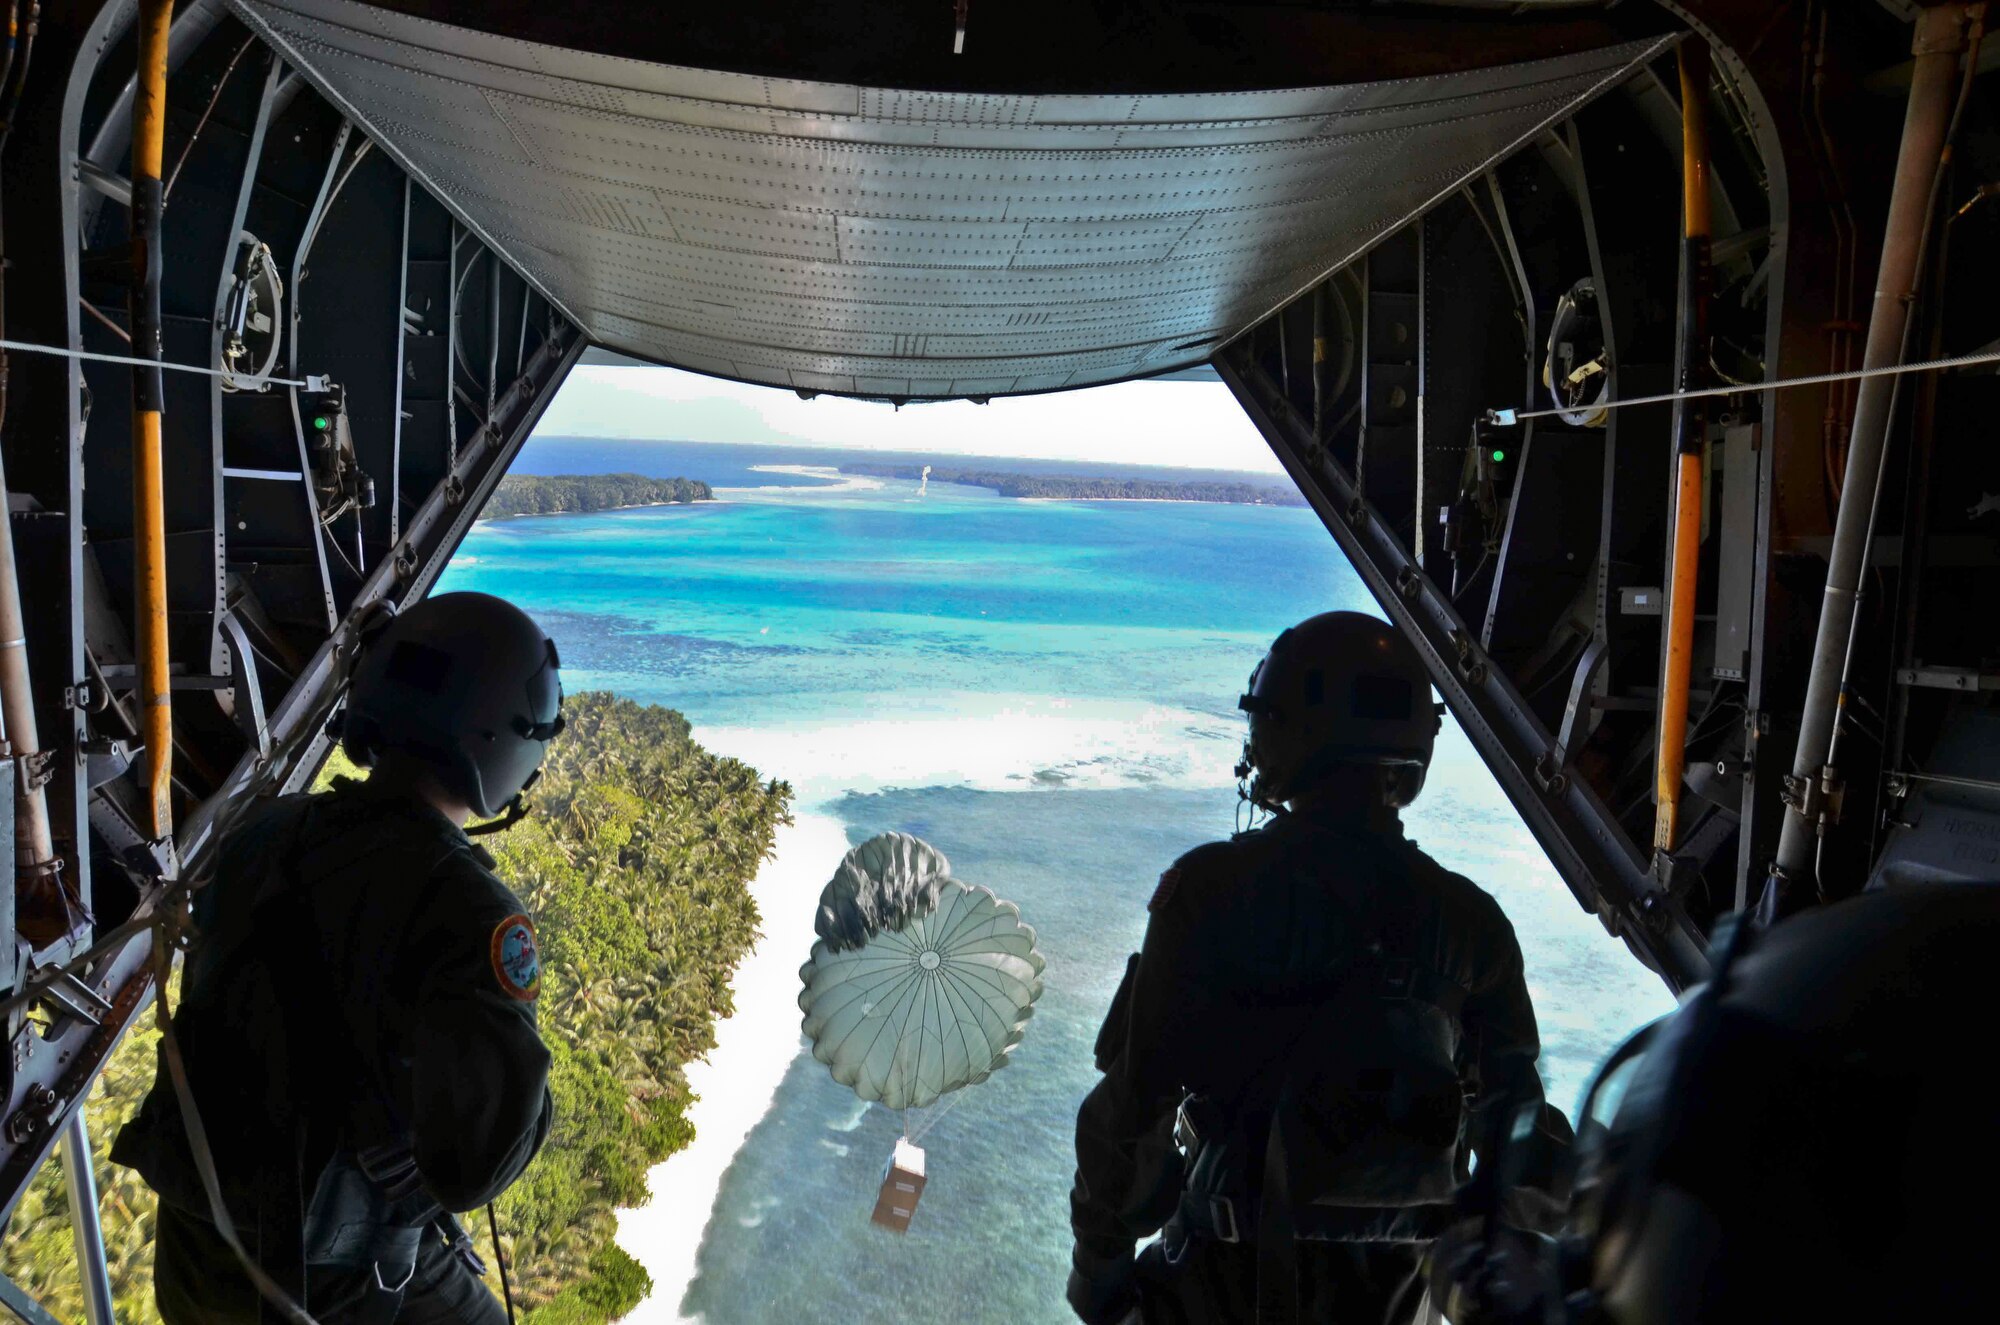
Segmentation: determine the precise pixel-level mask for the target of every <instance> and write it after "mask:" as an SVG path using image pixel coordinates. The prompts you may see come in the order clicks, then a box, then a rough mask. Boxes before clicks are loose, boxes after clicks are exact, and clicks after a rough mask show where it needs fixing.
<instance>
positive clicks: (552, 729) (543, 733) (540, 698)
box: [514, 640, 565, 741]
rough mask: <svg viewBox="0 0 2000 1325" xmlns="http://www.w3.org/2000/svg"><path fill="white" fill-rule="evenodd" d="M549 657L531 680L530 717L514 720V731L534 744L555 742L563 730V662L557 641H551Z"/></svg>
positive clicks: (529, 694)
mask: <svg viewBox="0 0 2000 1325" xmlns="http://www.w3.org/2000/svg"><path fill="white" fill-rule="evenodd" d="M548 646H549V647H548V655H547V657H546V658H544V659H543V661H542V665H541V666H540V667H538V668H536V669H535V674H534V675H533V676H531V677H529V678H528V716H527V717H517V718H516V719H515V720H514V726H515V730H517V731H519V732H520V733H521V735H523V736H525V737H527V738H528V739H529V740H531V741H547V740H553V739H554V738H555V737H556V736H557V735H558V734H559V733H560V732H561V731H562V729H563V727H564V725H565V724H564V722H563V715H562V675H561V673H560V672H559V671H558V670H557V669H558V668H559V667H560V666H561V662H560V660H559V659H558V657H557V655H556V644H555V641H554V640H549V641H548Z"/></svg>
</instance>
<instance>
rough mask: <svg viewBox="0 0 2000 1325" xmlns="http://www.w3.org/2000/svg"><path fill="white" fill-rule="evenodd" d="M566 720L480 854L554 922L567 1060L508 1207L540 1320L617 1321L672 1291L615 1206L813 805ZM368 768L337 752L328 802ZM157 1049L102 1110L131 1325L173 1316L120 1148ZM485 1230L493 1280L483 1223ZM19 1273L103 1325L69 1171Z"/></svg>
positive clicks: (139, 1060) (684, 1098) (651, 736)
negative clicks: (89, 1298) (803, 813)
mask: <svg viewBox="0 0 2000 1325" xmlns="http://www.w3.org/2000/svg"><path fill="white" fill-rule="evenodd" d="M563 712H564V715H565V716H566V717H567V719H568V727H567V729H566V730H565V731H564V733H563V736H562V738H561V739H560V740H558V741H556V742H555V743H554V744H553V745H551V746H550V748H549V761H548V764H547V766H546V767H545V769H544V772H543V775H542V779H541V781H539V782H538V783H536V784H535V792H534V805H535V813H534V814H532V815H531V816H530V817H529V818H527V819H526V820H524V821H523V822H521V823H520V824H518V825H516V826H515V827H513V828H511V829H509V830H508V831H507V832H505V833H502V834H499V835H497V836H494V837H487V838H482V839H481V841H482V842H483V843H484V844H485V845H486V846H487V847H488V849H489V850H491V851H492V852H493V854H494V856H495V857H496V858H497V860H498V861H499V872H500V876H501V878H503V879H505V880H506V881H507V884H508V886H509V887H511V888H513V890H514V891H515V892H516V893H518V894H519V895H520V896H521V898H522V900H523V901H525V902H526V903H527V905H528V907H529V909H530V910H532V911H533V912H534V914H535V920H536V929H537V937H538V938H539V939H540V941H541V955H542V985H541V997H540V1000H539V1010H540V1020H541V1030H542V1038H543V1039H544V1040H545V1041H547V1043H548V1046H549V1053H550V1056H551V1060H552V1061H551V1065H550V1076H549V1088H550V1091H551V1093H552V1094H553V1095H554V1098H555V1125H554V1128H553V1130H552V1131H551V1132H550V1134H549V1138H548V1141H547V1143H546V1144H545V1145H544V1146H543V1147H542V1151H541V1153H540V1154H539V1155H537V1156H536V1158H535V1161H534V1163H533V1164H531V1165H530V1166H529V1167H528V1170H527V1172H526V1173H524V1174H523V1175H522V1177H521V1180H520V1181H519V1182H517V1183H515V1184H514V1186H513V1187H512V1188H511V1189H510V1190H509V1191H508V1192H507V1194H506V1195H505V1196H503V1197H502V1198H501V1199H500V1202H499V1215H500V1229H501V1235H502V1237H503V1239H504V1240H505V1243H506V1247H507V1264H508V1268H509V1270H510V1272H511V1273H512V1275H513V1289H514V1299H515V1303H516V1305H517V1306H519V1307H522V1308H524V1309H525V1310H524V1311H523V1313H522V1316H521V1320H522V1323H523V1325H603V1323H604V1322H608V1321H612V1320H616V1319H617V1318H618V1317H619V1316H621V1315H623V1314H625V1313H626V1312H628V1311H630V1310H632V1308H633V1307H635V1306H637V1305H638V1304H639V1303H640V1301H642V1300H643V1299H644V1297H645V1295H646V1293H647V1292H648V1290H649V1289H650V1288H651V1280H650V1279H649V1278H648V1276H647V1274H646V1272H645V1270H644V1269H643V1268H641V1266H640V1265H639V1263H638V1262H637V1261H635V1260H633V1259H632V1258H631V1257H630V1256H628V1255H627V1254H626V1253H625V1252H624V1251H623V1250H622V1249H620V1248H619V1247H618V1246H617V1245H616V1244H615V1243H614V1242H613V1241H612V1240H611V1239H612V1233H613V1231H614V1229H615V1227H616V1223H615V1218H614V1211H616V1210H617V1209H619V1208H621V1207H631V1206H637V1205H643V1204H645V1202H646V1199H647V1192H646V1173H647V1170H648V1169H650V1168H651V1167H652V1166H653V1165H655V1164H657V1163H659V1162H660V1161H661V1160H662V1159H665V1158H666V1157H667V1156H668V1155H670V1154H673V1153H674V1152H675V1151H677V1150H680V1149H681V1148H682V1147H684V1146H686V1145H687V1143H688V1142H689V1141H690V1140H691V1139H692V1138H693V1129H692V1128H691V1127H690V1125H689V1124H688V1122H687V1120H686V1119H685V1118H684V1117H683V1116H682V1114H683V1112H684V1110H685V1109H686V1108H687V1106H688V1104H689V1103H690V1102H691V1098H690V1096H689V1094H688V1089H687V1081H686V1078H685V1077H684V1076H683V1075H682V1068H683V1067H684V1066H685V1065H686V1064H687V1063H688V1062H689V1061H691V1060H693V1059H696V1058H699V1057H700V1056H701V1055H703V1054H705V1053H707V1052H708V1051H709V1050H710V1049H711V1048H713V1047H714V1045H715V1023H716V1020H717V1019H718V1018H720V1017H723V1016H727V1015H728V1014H729V1012H730V1011H731V1001H730V992H729V982H730V977H731V975H732V974H733V972H734V971H735V969H736V964H737V962H738V961H739V960H741V959H742V957H743V956H744V954H745V953H747V952H748V951H749V949H750V946H751V944H752V942H753V941H754V939H755V938H756V934H757V926H758V923H759V918H758V915H757V908H756V904H755V903H754V902H753V901H752V900H751V896H750V891H749V885H750V881H751V879H752V878H753V877H755V875H756V872H757V868H758V866H759V864H760V863H761V862H762V861H763V859H764V857H765V856H766V855H767V854H768V853H769V852H770V850H771V846H772V842H773V839H774V837H775V835H776V833H777V830H778V827H779V825H781V824H784V823H788V822H790V805H791V796H792V792H791V788H790V787H789V786H787V785H786V784H784V783H782V782H775V781H773V782H768V783H767V782H764V781H762V780H760V778H759V777H758V775H757V773H756V771H755V770H754V769H752V768H750V767H749V766H748V765H746V764H743V763H740V762H738V761H737V760H734V759H725V758H721V757H719V756H716V755H713V754H711V753H709V752H708V751H707V750H704V749H703V748H702V747H701V746H699V745H697V744H695V742H694V741H693V739H692V738H691V737H690V735H689V727H688V722H687V719H685V718H683V717H682V716H681V715H680V714H678V713H675V712H673V711H672V710H670V709H664V708H659V707H657V706H652V705H645V706H642V705H639V704H636V703H634V702H632V701H631V700H627V699H619V698H617V697H615V696H613V695H611V694H609V693H606V692H602V691H593V692H586V693H583V694H578V695H573V696H571V697H570V698H568V699H567V700H565V701H564V704H563ZM356 772H357V770H355V769H354V768H353V766H352V765H349V764H347V763H346V761H345V760H344V759H341V758H340V757H338V756H336V757H335V759H334V760H333V762H332V763H331V764H329V766H328V768H327V769H326V771H325V772H324V773H322V775H321V779H320V785H321V786H322V787H324V786H325V785H327V784H328V783H329V781H330V779H331V778H333V777H335V776H341V775H353V774H355V773H356ZM158 1041H159V1033H158V1032H157V1031H156V1030H154V1029H153V1027H152V1019H151V1017H150V1016H149V1017H146V1018H142V1019H141V1020H140V1022H139V1023H137V1024H135V1025H134V1028H133V1030H132V1032H131V1033H130V1034H129V1035H128V1036H127V1037H126V1038H125V1041H124V1043H123V1044H121V1045H120V1046H119V1048H118V1049H117V1051H116V1052H115V1053H114V1054H113V1055H112V1057H111V1061H110V1062H109V1064H108V1065H107V1066H106V1068H105V1071H104V1075H103V1076H102V1077H101V1078H99V1081H98V1084H97V1087H96V1088H95V1090H94V1091H93V1092H92V1094H91V1098H90V1103H89V1110H90V1123H91V1140H92V1145H93V1148H94V1149H95V1151H96V1154H97V1176H98V1181H99V1183H100V1184H101V1194H102V1198H103V1199H102V1207H103V1225H104V1241H105V1250H106V1252H107V1254H108V1256H109V1259H110V1267H111V1282H112V1285H113V1290H114V1293H115V1296H116V1299H117V1303H116V1305H117V1312H118V1319H119V1320H121V1321H126V1322H135V1323H136V1322H157V1321H158V1320H159V1315H158V1313H157V1312H156V1311H155V1310H154V1307H153V1293H152V1266H153V1209H154V1204H155V1198H154V1196H153V1194H152V1192H150V1191H149V1190H147V1188H146V1186H145V1184H144V1183H142V1182H141V1181H140V1180H139V1178H138V1175H137V1174H135V1173H133V1172H132V1171H131V1170H129V1169H124V1168H119V1167H117V1166H115V1165H112V1164H110V1163H109V1162H108V1161H107V1160H106V1158H105V1152H106V1151H107V1150H108V1149H109V1148H110V1144H111V1139H112V1138H113V1137H115V1136H116V1135H117V1134H118V1129H119V1127H121V1126H122V1125H123V1124H124V1123H125V1122H126V1120H127V1119H129V1118H130V1117H131V1116H132V1114H133V1113H134V1112H135V1111H136V1110H137V1108H138V1105H139V1101H140V1100H141V1099H142V1098H143V1097H144V1096H145V1093H146V1091H147V1090H148V1089H150V1088H151V1086H152V1084H153V1061H154V1049H155V1046H156V1045H157V1044H158ZM663 1199H666V1200H672V1199H673V1196H672V1194H671V1193H668V1194H666V1195H665V1196H664V1197H663ZM466 1222H467V1225H468V1227H471V1228H473V1229H474V1230H475V1233H476V1240H477V1242H478V1245H479V1249H480V1251H481V1252H482V1253H483V1254H485V1255H486V1258H487V1260H488V1262H489V1264H491V1262H492V1260H493V1257H492V1255H491V1250H492V1249H491V1246H490V1244H489V1239H488V1236H487V1232H486V1227H485V1220H484V1218H483V1217H481V1218H479V1219H477V1220H474V1219H468V1220H467V1221H466ZM0 1273H4V1274H6V1275H7V1277H9V1278H10V1279H12V1280H13V1281H14V1282H15V1283H16V1284H18V1285H19V1286H20V1287H21V1288H22V1289H23V1290H25V1291H26V1292H27V1293H28V1294H29V1295H30V1296H31V1297H34V1298H35V1299H37V1300H38V1301H39V1302H41V1303H42V1305H43V1306H44V1307H46V1308H47V1309H48V1310H49V1311H50V1312H51V1313H53V1314H54V1315H55V1316H56V1317H57V1318H59V1319H63V1320H80V1319H82V1318H83V1302H82V1298H81V1297H80V1295H79V1290H78V1286H77V1275H76V1261H75V1253H74V1251H73V1250H72V1246H71V1242H70V1222H69V1209H68V1202H67V1199H66V1198H65V1196H64V1192H63V1183H62V1175H61V1164H60V1162H59V1161H52V1162H50V1163H48V1164H46V1165H44V1166H43V1167H42V1170H41V1172H40V1173H39V1174H38V1175H36V1178H35V1180H34V1183H33V1184H32V1185H31V1186H30V1188H29V1189H28V1192H27V1193H26V1195H25V1196H24V1197H23V1198H22V1201H21V1205H20V1207H19V1209H18V1210H17V1211H16V1213H15V1215H14V1218H13V1221H12V1223H11V1224H10V1225H9V1226H8V1228H7V1229H6V1237H5V1241H4V1244H0ZM490 1282H491V1286H492V1287H493V1290H494V1292H495V1293H496V1294H497V1293H498V1292H499V1281H498V1278H497V1276H492V1277H490Z"/></svg>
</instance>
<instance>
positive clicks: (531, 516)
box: [474, 497, 724, 524]
mask: <svg viewBox="0 0 2000 1325" xmlns="http://www.w3.org/2000/svg"><path fill="white" fill-rule="evenodd" d="M696 500H697V501H699V502H700V503H701V504H702V505H704V506H706V505H710V504H712V503H715V502H719V501H722V500H724V499H723V498H721V497H700V498H697V499H696ZM694 504H695V502H686V501H634V502H627V503H625V504H624V505H623V506H592V507H589V508H587V509H579V510H573V511H509V512H507V513H506V514H505V515H482V516H480V517H479V519H478V520H476V521H475V522H474V523H476V524H498V523H500V521H502V520H537V519H546V518H547V517H549V516H554V515H602V514H604V513H605V512H606V511H643V510H646V509H647V508H649V507H653V506H692V505H694Z"/></svg>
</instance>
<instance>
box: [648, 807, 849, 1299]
mask: <svg viewBox="0 0 2000 1325" xmlns="http://www.w3.org/2000/svg"><path fill="white" fill-rule="evenodd" d="M775 846H776V850H775V854H774V855H773V856H772V857H771V858H770V859H769V860H767V861H765V862H764V865H763V868H761V869H759V870H758V871H757V877H756V879H755V880H753V881H752V883H751V884H750V895H751V896H752V897H753V898H755V899H756V902H757V914H758V916H759V917H760V918H761V921H760V925H759V928H760V929H761V930H762V931H763V937H762V938H760V939H758V941H757V943H756V946H754V947H753V948H752V949H751V950H750V952H749V954H748V955H746V956H745V957H744V958H743V960H742V961H741V962H739V963H738V964H737V967H736V973H735V976H734V977H733V979H732V980H731V981H730V991H731V994H732V996H733V998H734V1000H735V1005H736V1010H735V1012H734V1013H732V1014H731V1015H730V1016H729V1017H727V1018H726V1019H724V1020H722V1021H719V1022H717V1023H716V1027H715V1048H714V1049H712V1050H710V1051H709V1054H708V1057H707V1058H705V1059H703V1060H702V1061H700V1062H697V1063H690V1064H689V1065H688V1068H687V1079H688V1087H689V1089H691V1090H692V1091H693V1092H694V1093H695V1095H696V1096H697V1097H698V1098H697V1099H696V1100H695V1102H694V1103H693V1104H692V1105H690V1106H689V1107H688V1111H687V1120H688V1121H689V1122H690V1123H692V1124H693V1125H694V1140H693V1141H692V1142H691V1143H690V1144H689V1145H688V1147H687V1149H685V1150H683V1151H680V1152H679V1153H678V1154H675V1155H672V1156H669V1157H668V1158H667V1159H666V1160H665V1161H664V1162H662V1163H660V1164H657V1165H655V1166H654V1167H653V1170H652V1172H651V1173H650V1174H648V1175H647V1183H646V1185H647V1189H648V1190H649V1191H650V1192H651V1193H652V1200H651V1201H649V1202H648V1203H647V1204H646V1205H645V1206H644V1207H643V1208H641V1209H638V1210H620V1211H619V1212H618V1232H617V1242H618V1245H619V1246H621V1247H623V1248H624V1249H625V1250H626V1251H627V1252H628V1253H630V1254H631V1256H632V1257H633V1259H635V1260H637V1261H638V1262H639V1263H640V1264H641V1265H643V1266H645V1267H646V1273H648V1274H650V1275H651V1276H652V1277H653V1291H652V1293H651V1295H650V1296H648V1297H647V1299H646V1300H645V1301H644V1302H643V1303H641V1304H640V1305H639V1306H638V1307H637V1308H636V1309H634V1310H633V1311H632V1312H631V1313H630V1314H629V1315H627V1316H625V1317H624V1318H623V1319H624V1320H625V1321H626V1322H629V1325H667V1323H668V1322H679V1321H688V1320H698V1319H699V1317H690V1316H684V1315H682V1314H681V1302H682V1300H683V1299H684V1298H685V1297H686V1296H687V1290H688V1286H689V1285H690V1284H691V1283H693V1282H694V1276H695V1261H696V1257H697V1255H698V1254H699V1252H700V1250H701V1244H702V1239H703V1237H704V1236H705V1234H706V1232H707V1229H708V1222H709V1218H710V1216H711V1215H712V1214H713V1212H714V1210H715V1202H716V1197H717V1195H718V1194H719V1193H720V1192H721V1190H722V1176H723V1174H724V1173H725V1172H727V1171H728V1168H729V1165H730V1164H731V1163H732V1162H733V1161H734V1160H735V1158H736V1154H737V1152H738V1151H739V1150H741V1149H742V1148H743V1143H744V1142H745V1141H746V1140H747V1139H748V1138H749V1136H750V1130H751V1129H752V1128H753V1127H755V1126H756V1125H757V1123H758V1122H759V1121H761V1120H762V1119H763V1118H764V1116H765V1115H766V1114H767V1113H769V1112H770V1110H771V1104H772V1101H773V1100H774V1099H775V1098H776V1096H777V1093H778V1087H779V1085H780V1084H781V1083H782V1082H783V1081H784V1078H785V1072H786V1070H787V1069H788V1068H790V1067H791V1064H792V1060H793V1059H794V1058H796V1057H797V1056H798V1053H799V1046H800V1037H799V1004H798V984H799V977H798V969H799V964H800V963H802V962H803V961H805V960H806V958H807V957H808V956H810V955H811V952H812V944H813V937H814V935H813V916H814V914H815V904H816V902H817V901H818V898H819V891H820V889H821V888H822V887H824V886H825V884H826V881H827V879H829V878H830V877H832V875H833V871H834V867H835V866H837V865H838V864H839V863H840V858H841V856H842V855H844V854H845V853H846V851H847V830H846V829H845V828H844V827H842V825H841V823H840V821H839V820H838V819H834V818H832V817H830V816H827V815H823V814H798V815H797V816H796V817H795V821H794V822H793V823H792V824H791V825H790V826H788V827H783V828H780V829H779V830H778V834H777V841H776V844H775Z"/></svg>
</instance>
